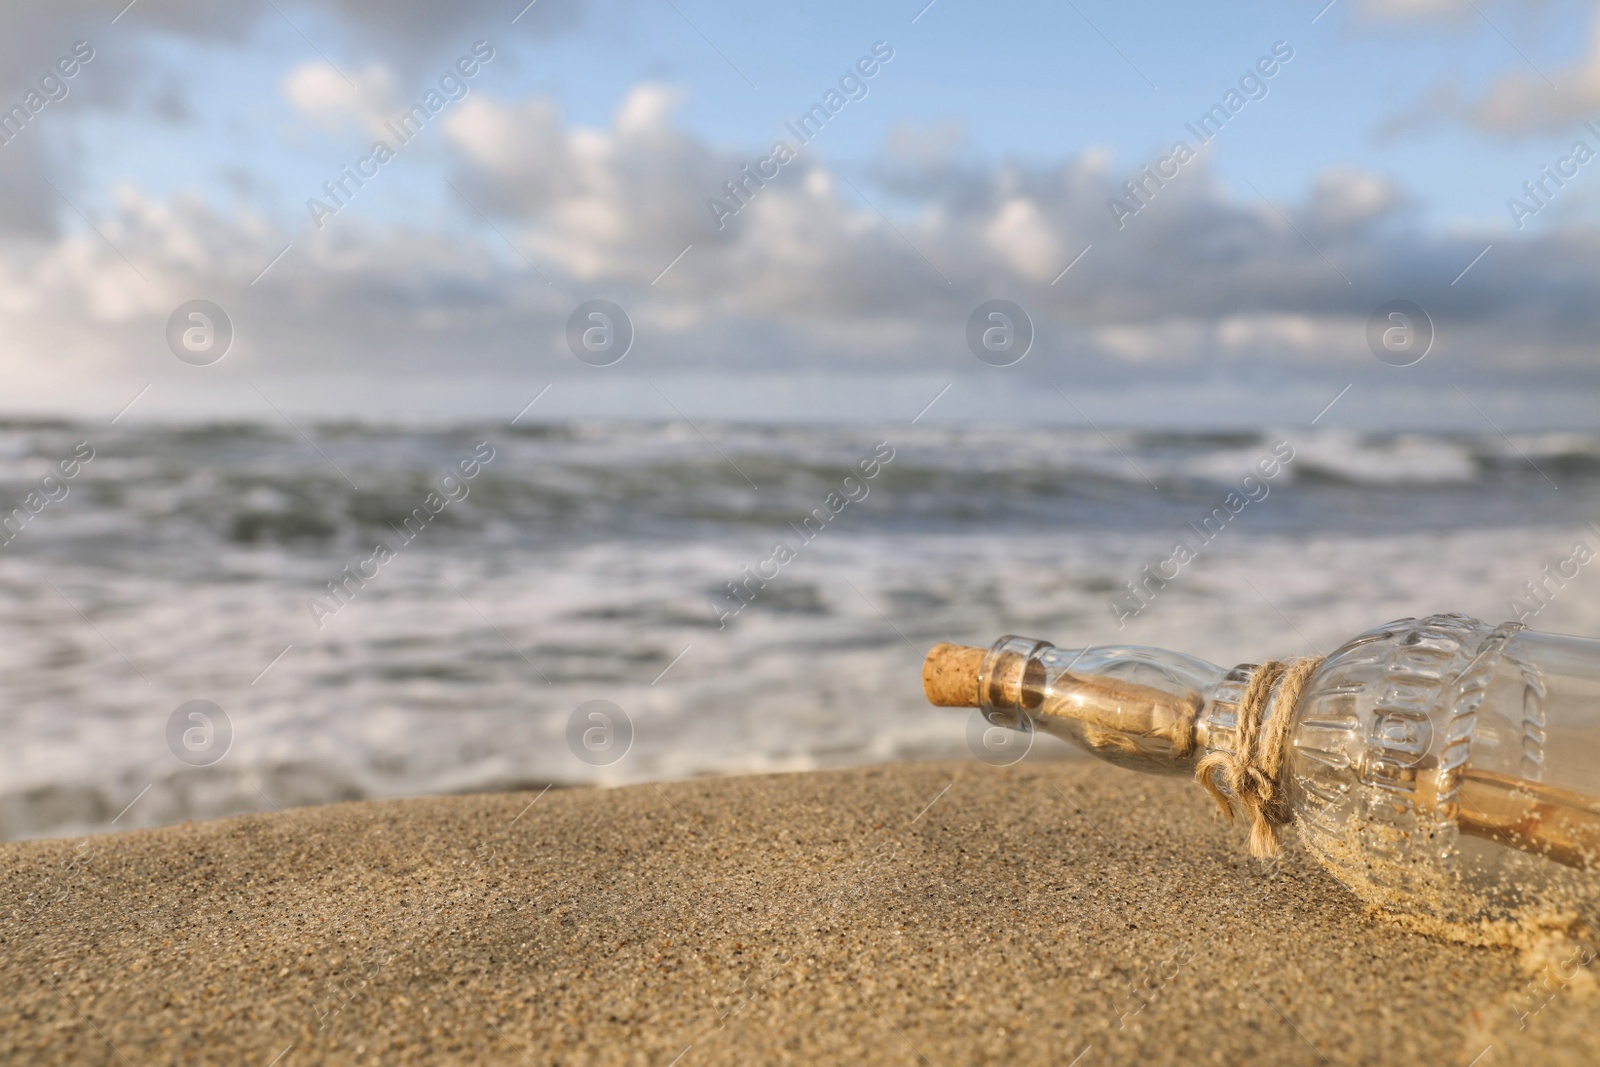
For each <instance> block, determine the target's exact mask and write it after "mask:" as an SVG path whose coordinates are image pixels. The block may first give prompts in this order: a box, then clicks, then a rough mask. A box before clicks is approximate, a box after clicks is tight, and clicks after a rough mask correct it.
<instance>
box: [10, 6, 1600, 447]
mask: <svg viewBox="0 0 1600 1067" xmlns="http://www.w3.org/2000/svg"><path fill="white" fill-rule="evenodd" d="M125 2H126V0H108V2H102V0H58V2H55V3H50V4H44V3H28V4H15V5H8V7H7V9H6V10H5V11H4V12H3V13H0V141H3V143H0V194H3V195H0V374H3V381H4V383H5V389H4V393H3V394H0V395H3V397H4V403H3V404H0V412H5V413H11V414H25V415H36V414H60V415H66V416H70V417H74V418H83V419H90V420H95V419H100V418H105V419H110V418H112V417H118V418H123V417H126V418H128V419H130V420H139V419H158V420H207V419H218V418H266V417H277V416H280V415H281V416H284V417H294V416H298V415H304V416H307V417H313V418H319V419H338V418H362V419H371V420H378V421H389V422H408V421H415V422H430V421H437V420H446V421H447V420H455V419H463V418H473V419H476V418H511V417H512V416H514V415H520V416H521V417H525V418H528V419H530V420H532V419H543V420H556V419H564V418H624V419H628V418H646V419H661V418H675V417H689V418H708V419H720V420H729V421H762V420H778V421H782V420H805V421H871V420H877V419H884V418H895V419H899V418H903V419H906V420H910V419H911V418H913V417H918V418H921V417H926V418H928V419H929V420H930V421H939V420H981V421H990V422H995V421H1000V422H1004V421H1008V420H1015V421H1021V422H1046V423H1048V422H1060V423H1069V424H1070V423H1082V422H1085V421H1087V422H1092V423H1094V424H1096V425H1118V426H1155V427H1166V426H1175V427H1207V426H1213V427H1233V426H1261V425H1292V424H1303V423H1306V422H1308V421H1310V420H1311V419H1313V418H1316V419H1318V420H1319V424H1321V421H1320V420H1326V421H1327V422H1328V423H1340V424H1345V425H1350V426H1353V427H1359V428H1383V429H1413V428H1415V429H1440V428H1443V429H1455V430H1470V431H1476V432H1489V431H1492V430H1499V429H1514V428H1550V427H1556V428H1563V427H1565V428H1590V427H1592V426H1593V423H1594V418H1595V412H1596V411H1597V410H1600V409H1597V406H1596V401H1597V400H1600V360H1597V359H1596V356H1595V354H1594V338H1595V336H1596V326H1597V325H1600V302H1597V301H1595V300H1594V299H1593V293H1594V290H1595V286H1596V283H1597V282H1600V252H1597V251H1596V247H1597V245H1596V241H1595V240H1594V237H1595V236H1596V231H1597V227H1600V160H1594V161H1591V159H1590V156H1594V155H1600V132H1597V131H1600V32H1597V12H1596V10H1595V6H1594V5H1593V4H1580V3H1567V2H1561V0H1547V2H1544V3H1524V2H1521V0H1396V2H1388V3H1380V2H1376V0H1334V2H1333V3H1331V4H1326V3H1325V0H1316V2H1313V3H1309V4H1300V3H1293V4H1284V3H1277V4H1266V3H1243V2H1242V3H1234V4H1229V5H1224V6H1223V8H1222V9H1221V10H1218V9H1217V8H1216V7H1215V6H1207V7H1203V8H1201V7H1195V6H1194V5H1185V4H1179V3H1137V2H1136V3H1123V4H1115V3H1111V2H1109V0H1072V2H1069V3H1066V4H1060V5H1055V4H1052V5H1044V4H1031V3H1013V4H995V5H975V4H972V3H970V2H967V0H934V2H933V3H931V4H928V3H926V0H913V2H911V3H906V4H901V3H892V4H891V3H870V4H845V3H834V2H826V3H814V4H806V5H786V6H783V7H779V6H776V5H773V6H768V7H759V6H756V7H752V6H750V5H733V4H727V3H722V2H717V0H597V2H593V3H576V2H567V0H537V2H536V3H534V4H532V5H528V6H524V3H525V0H512V2H509V3H502V2H499V0H493V2H491V0H460V2H457V3H453V4H450V5H438V4H431V3H427V2H425V0H400V2H388V3H378V2H377V0H319V2H307V3H296V2H293V0H240V2H237V3H233V4H230V5H226V7H219V6H218V5H215V4H208V3H201V2H199V0H134V3H132V4H131V5H127V6H124V4H125ZM68 71H70V72H71V73H70V76H69V75H68V73H67V72H68ZM469 71H470V73H468V72H469ZM869 71H870V73H868V72H869ZM430 93H432V94H433V95H432V96H431V97H430V96H429V94H430ZM830 93H831V94H832V95H831V96H830ZM30 94H31V95H30ZM413 105H420V110H418V111H416V112H415V113H414V114H415V115H416V116H418V117H417V118H415V119H413V120H412V121H413V124H414V126H413V127H408V128H407V129H406V130H405V131H404V136H402V135H400V134H397V133H396V126H395V124H396V123H397V122H398V121H399V120H400V119H401V117H402V116H404V115H406V114H407V113H408V109H410V108H412V107H413ZM814 107H816V108H818V110H816V111H814V112H813V111H812V110H811V109H813V108H814ZM808 113H811V114H812V115H813V118H812V120H811V125H809V126H805V127H801V126H800V125H799V122H800V120H801V117H802V116H805V115H807V114H808ZM1207 115H1209V116H1211V119H1210V125H1202V117H1203V116H1207ZM823 119H825V121H823ZM1589 121H1595V126H1594V127H1592V128H1591V127H1589V126H1588V125H1586V123H1587V122H1589ZM7 123H9V124H7ZM379 142H382V144H383V145H384V148H383V150H382V151H381V152H376V151H375V149H376V147H377V145H378V143H379ZM780 143H781V150H780V147H779V146H780ZM1580 146H1581V147H1580ZM746 167H748V168H750V172H754V173H756V174H758V175H761V174H764V175H767V177H766V178H764V179H762V180H761V181H760V182H759V183H758V182H757V180H756V179H750V178H744V177H743V175H744V174H745V173H749V172H747V171H745V170H743V168H746ZM1144 168H1150V169H1149V170H1145V169H1144ZM352 172H354V173H356V174H357V175H358V176H359V175H361V174H365V175H366V176H365V177H362V178H361V179H360V181H359V184H358V183H357V180H356V179H355V178H351V177H348V176H347V175H349V174H351V173H352ZM736 180H740V181H743V183H744V184H743V186H742V189H741V190H740V192H739V194H738V195H737V196H735V195H733V194H730V193H729V192H728V188H729V187H728V186H727V185H726V184H725V183H728V182H732V181H736ZM1130 182H1138V183H1139V184H1138V185H1137V186H1130V185H1129V184H1128V183H1130ZM325 183H327V184H325ZM332 183H342V188H339V187H337V186H334V185H333V184H332ZM595 300H603V301H608V302H609V303H608V304H607V305H603V306H601V305H593V306H595V307H602V308H603V313H604V314H605V315H608V316H614V312H613V311H612V310H604V309H611V308H616V309H620V310H621V314H622V315H624V316H625V317H626V319H625V322H623V323H622V325H621V326H620V333H619V332H618V328H617V323H616V322H614V321H612V319H611V318H607V319H604V320H597V319H589V318H586V317H584V316H587V315H588V314H589V312H588V311H582V310H580V309H582V308H589V307H591V305H590V304H589V302H591V301H595ZM194 301H204V302H206V303H205V304H203V305H195V304H193V303H192V302H194ZM990 301H1006V302H1008V303H1007V305H1006V306H1007V307H1010V306H1013V305H1014V306H1015V307H1016V308H1020V309H1021V312H1020V313H1021V315H1022V316H1024V319H1025V321H1024V324H1023V325H1021V326H1019V325H1017V323H1016V322H1013V321H1012V319H1011V318H1008V319H1005V320H1004V322H1003V324H1002V325H1003V326H1004V327H1005V328H1007V329H1010V330H1011V331H1012V334H1010V335H1004V334H1002V335H988V334H984V333H983V331H984V329H985V328H986V327H987V326H988V325H989V324H992V323H995V322H1001V321H1002V320H994V319H989V318H987V317H986V316H987V314H988V312H986V311H982V310H981V308H980V306H987V305H988V302H990ZM1396 302H1403V303H1398V304H1397V303H1396ZM997 306H998V305H997ZM196 307H198V308H201V312H200V313H201V314H202V315H204V316H210V317H209V318H205V319H193V318H190V317H189V316H190V315H191V314H192V313H193V311H194V308H196ZM1395 308H1399V309H1400V311H1399V312H1398V313H1399V314H1401V315H1402V316H1403V317H1402V318H1401V319H1394V318H1392V317H1390V316H1391V313H1392V312H1394V309H1395ZM207 309H210V310H207ZM1004 313H1005V314H1006V315H1011V316H1013V318H1014V317H1015V314H1016V313H1014V312H1011V311H1006V312H1004ZM575 314H577V315H578V316H579V317H580V318H581V319H582V322H581V323H580V324H579V326H578V327H577V328H576V329H569V320H572V319H573V317H574V315H575ZM217 315H220V316H221V317H222V319H223V320H224V321H223V323H222V325H221V327H220V329H219V327H218V323H216V322H214V321H212V319H213V318H215V317H216V316H217ZM975 317H976V318H977V319H979V320H981V321H980V323H979V325H978V327H977V328H976V329H969V326H970V323H971V320H973V319H974V318H975ZM175 322H176V323H177V324H178V325H177V326H176V327H174V326H173V323H175ZM593 323H601V326H602V332H601V333H599V334H588V335H586V334H585V333H584V329H585V328H586V327H587V326H588V325H590V324H593ZM195 324H199V326H200V327H201V333H199V334H194V333H186V330H188V329H190V328H192V327H194V326H195ZM1395 330H1397V331H1398V332H1392V331H1395ZM607 331H609V332H607ZM1019 331H1020V332H1019ZM1030 333H1031V344H1029V345H1028V346H1027V348H1026V353H1025V355H1023V356H1022V357H1021V358H1018V359H1011V358H1009V356H1008V357H1007V358H1005V359H999V358H996V357H995V356H994V353H992V352H988V353H985V352H984V351H983V350H982V348H981V342H979V341H976V340H974V338H977V337H983V336H1002V337H1003V336H1011V337H1013V339H1015V338H1016V337H1021V336H1023V335H1025V334H1030ZM229 335H231V337H230V339H229V341H228V342H227V343H226V347H225V351H222V350H219V349H218V348H217V347H216V345H217V341H216V338H217V337H219V336H221V337H228V336H229ZM626 335H631V344H628V345H627V348H626V352H625V354H623V355H622V356H621V358H618V359H610V358H609V357H608V358H605V359H601V358H596V357H595V356H594V355H593V354H592V353H589V354H587V355H585V354H584V353H583V352H582V351H581V347H582V340H581V339H582V338H583V337H585V336H589V337H591V338H599V339H601V340H605V339H607V338H610V339H612V340H613V341H614V339H615V338H616V337H619V336H626ZM185 337H187V338H189V340H187V341H186V340H184V338H185ZM186 344H188V345H199V346H201V347H202V348H204V346H205V345H210V346H212V347H210V348H209V349H205V350H204V351H201V352H200V353H199V354H198V355H197V354H196V350H194V349H191V350H189V351H187V352H182V351H180V349H182V348H183V347H184V346H185V345H186ZM1394 345H1399V349H1396V348H1395V347H1393V346H1394ZM1408 345H1409V346H1411V347H1409V348H1408V347H1406V346H1408ZM975 346H978V347H975ZM1386 346H1387V350H1385V348H1386ZM1402 349H1403V351H1402ZM611 354H612V355H614V354H615V350H612V351H611ZM1011 354H1012V355H1014V354H1015V350H1012V351H1011ZM212 357H217V358H212ZM580 357H582V358H580ZM1413 357H1415V358H1413ZM998 364H1004V365H998ZM530 402H532V403H533V406H532V407H531V408H529V407H526V405H528V404H529V403H530ZM930 403H931V404H932V406H931V407H930V406H929V405H930ZM1330 404H1332V405H1333V406H1331V407H1329V406H1328V405H1330Z"/></svg>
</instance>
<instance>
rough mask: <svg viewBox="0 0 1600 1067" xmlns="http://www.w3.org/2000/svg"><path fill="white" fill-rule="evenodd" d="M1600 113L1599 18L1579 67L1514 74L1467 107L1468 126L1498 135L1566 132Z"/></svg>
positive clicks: (1518, 71) (1511, 73)
mask: <svg viewBox="0 0 1600 1067" xmlns="http://www.w3.org/2000/svg"><path fill="white" fill-rule="evenodd" d="M1596 110H1600V18H1597V19H1596V21H1595V25H1594V27H1593V28H1592V29H1591V30H1590V37H1589V50H1588V53H1587V54H1586V55H1585V56H1584V57H1583V58H1582V60H1580V61H1579V62H1578V63H1576V64H1574V65H1572V66H1570V67H1565V68H1562V69H1559V70H1556V71H1553V72H1551V74H1550V80H1549V81H1546V80H1545V77H1544V75H1543V74H1540V73H1535V72H1530V71H1525V70H1514V71H1512V72H1510V73H1509V74H1506V75H1505V76H1504V77H1502V78H1501V79H1500V80H1498V81H1497V82H1495V83H1494V84H1493V85H1492V86H1490V87H1489V90H1488V92H1486V93H1485V94H1484V95H1483V98H1482V99H1481V100H1479V101H1478V102H1477V103H1476V104H1469V105H1467V107H1466V115H1467V119H1468V121H1469V122H1471V123H1472V124H1473V125H1474V126H1476V127H1478V128H1479V129H1481V130H1486V131H1488V132H1491V133H1499V134H1524V133H1534V132H1539V131H1544V130H1566V129H1570V128H1571V127H1572V126H1573V125H1574V124H1576V123H1578V122H1581V121H1583V120H1584V119H1587V118H1590V117H1592V116H1593V115H1594V114H1595V112H1596Z"/></svg>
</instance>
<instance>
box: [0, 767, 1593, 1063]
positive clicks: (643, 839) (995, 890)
mask: <svg viewBox="0 0 1600 1067" xmlns="http://www.w3.org/2000/svg"><path fill="white" fill-rule="evenodd" d="M1203 800H1204V798H1203V797H1201V796H1200V795H1199V794H1198V792H1197V791H1196V790H1195V789H1194V787H1193V786H1192V785H1191V784H1189V783H1187V782H1182V781H1165V780H1156V779H1147V778H1141V777H1139V776H1136V775H1130V774H1125V773H1120V772H1118V771H1116V770H1113V769H1109V768H1104V767H1099V766H1091V765H1087V764H1084V763H1081V762H1077V761H1066V762H1053V763H1047V762H1040V763H1026V764H1023V765H1021V766H1018V767H1014V768H1009V769H1005V770H995V769H992V768H989V767H986V766H982V765H978V764H969V763H961V764H941V763H931V764H930V763H924V764H902V765H896V766H888V767H879V768H868V769H862V770H851V771H838V772H825V773H811V774H796V775H781V776H764V777H748V778H729V779H705V780H696V781H689V782H679V783H673V784H665V785H659V786H657V785H649V784H647V785H640V786H632V787H628V788H624V789H615V790H595V789H572V790H558V789H552V790H550V791H548V792H546V793H544V794H543V795H540V794H537V793H508V794H498V795H489V796H463V797H449V798H436V799H419V800H404V801H389V802H377V803H354V804H339V805H331V806H326V807H316V808H298V809H289V810H286V811H283V812H269V813H266V814H262V815H252V816H245V817H239V818H232V819H224V820H219V821H215V822H206V823H188V824H184V825H181V826H173V827H169V828H165V829H158V830H141V831H135V832H129V833H125V834H120V835H110V836H97V837H93V838H88V839H82V840H70V839H64V840H48V841H31V842H22V843H13V844H7V845H4V846H0V855H3V870H4V874H3V880H4V894H3V898H0V899H3V901H4V917H5V923H4V928H3V929H4V932H3V944H0V987H3V988H4V989H5V990H6V994H5V996H4V998H3V1005H0V1059H3V1060H4V1061H5V1062H7V1063H39V1064H56V1063H62V1064H65V1063H73V1064H98V1063H105V1064H113V1063H134V1064H142V1063H166V1062H173V1063H202V1062H206V1063H211V1062H228V1063H239V1064H259V1065H267V1064H272V1063H276V1064H278V1065H280V1067H296V1065H299V1064H310V1063H384V1064H412V1063H415V1064H437V1063H506V1064H517V1063H530V1064H546V1063H561V1064H587V1063H619V1064H621V1063H627V1064H659V1065H662V1067H666V1065H668V1064H673V1063H676V1064H679V1065H680V1067H689V1065H694V1064H704V1063H729V1064H733V1063H740V1064H748V1063H763V1062H787V1063H806V1064H814V1063H874V1064H902V1063H903V1064H916V1063H921V1064H934V1065H937V1067H948V1065H953V1064H968V1063H1029V1064H1032V1063H1038V1064H1076V1065H1078V1067H1093V1065H1095V1064H1107V1063H1141V1064H1195V1063H1200V1064H1240V1063H1247V1062H1248V1063H1273V1064H1278V1063H1283V1064H1328V1063H1331V1064H1341V1065H1342V1064H1358V1063H1360V1064H1408V1065H1410V1064H1424V1063H1426V1064H1459V1065H1463V1067H1465V1065H1467V1064H1477V1065H1479V1067H1500V1065H1504V1064H1535V1063H1541V1064H1542V1063H1572V1064H1579V1063H1593V1062H1595V1060H1596V1056H1597V1051H1596V1050H1597V1048H1600V1038H1597V1037H1596V1036H1595V1027H1594V1022H1595V1020H1596V1018H1597V1016H1600V1010H1597V1006H1600V1000H1597V999H1596V998H1595V997H1594V996H1593V993H1592V985H1593V983H1592V981H1591V980H1590V977H1589V975H1588V973H1587V972H1584V973H1580V974H1579V975H1578V976H1577V977H1576V978H1575V979H1571V980H1563V979H1559V978H1557V979H1554V980H1551V981H1549V982H1548V983H1547V988H1551V987H1553V989H1554V991H1553V992H1552V993H1549V994H1547V996H1546V998H1545V999H1546V1000H1547V1002H1546V1003H1544V1006H1543V1008H1542V1010H1539V1011H1538V1012H1537V1013H1531V1014H1527V1015H1524V1016H1521V1017H1519V1014H1518V1010H1517V1006H1518V1005H1522V1010H1524V1011H1527V1010H1528V1006H1529V1005H1530V1004H1531V1003H1536V1002H1530V1001H1529V1000H1528V999H1527V998H1523V999H1522V1000H1520V1001H1513V999H1512V997H1513V994H1515V993H1516V992H1517V991H1518V990H1519V989H1521V988H1522V987H1523V986H1524V983H1525V982H1526V981H1528V975H1526V974H1525V973H1524V970H1525V966H1527V965H1525V964H1524V963H1523V962H1522V961H1520V960H1519V958H1518V957H1517V956H1516V955H1515V954H1513V953H1512V952H1510V951H1508V950H1498V949H1485V948H1474V947H1468V946H1464V945H1459V944H1452V943H1447V942H1443V941H1439V940H1435V939H1431V938H1428V937H1425V936H1422V935H1419V934H1414V933H1410V932H1407V931H1405V930H1402V929H1400V928H1398V927H1396V926H1394V925H1393V924H1391V923H1389V922H1387V921H1385V920H1383V919H1381V918H1377V917H1374V916H1370V915H1368V914H1366V913H1365V912H1364V910H1363V908H1362V907H1361V906H1360V905H1359V904H1358V903H1357V902H1356V901H1355V900H1354V898H1352V897H1351V896H1350V895H1349V894H1347V893H1346V892H1345V891H1344V890H1343V889H1341V888H1340V887H1339V886H1338V885H1337V884H1336V883H1335V882H1333V881H1332V880H1331V879H1330V878H1329V877H1328V876H1326V875H1325V874H1323V873H1322V871H1321V870H1320V869H1318V868H1317V867H1316V866H1315V864H1314V863H1313V862H1312V861H1311V860H1310V859H1309V858H1308V857H1306V856H1305V855H1304V853H1302V852H1300V851H1299V850H1298V849H1297V848H1296V846H1295V845H1294V843H1293V840H1292V838H1291V842H1290V847H1289V848H1288V849H1287V850H1286V851H1287V854H1286V856H1285V857H1284V858H1283V859H1282V860H1281V862H1279V863H1276V864H1266V863H1261V862H1258V861H1253V860H1251V859H1249V857H1248V855H1247V854H1246V853H1245V850H1244V847H1243V844H1242V842H1241V840H1240V838H1239V836H1238V833H1237V831H1235V830H1234V829H1232V828H1229V827H1228V826H1226V825H1225V824H1223V823H1222V822H1221V821H1220V819H1219V818H1218V817H1217V816H1216V815H1215V814H1214V812H1213V811H1211V810H1210V809H1209V808H1208V806H1207V805H1206V803H1204V802H1203ZM1535 977H1536V978H1537V977H1539V976H1538V975H1535Z"/></svg>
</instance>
